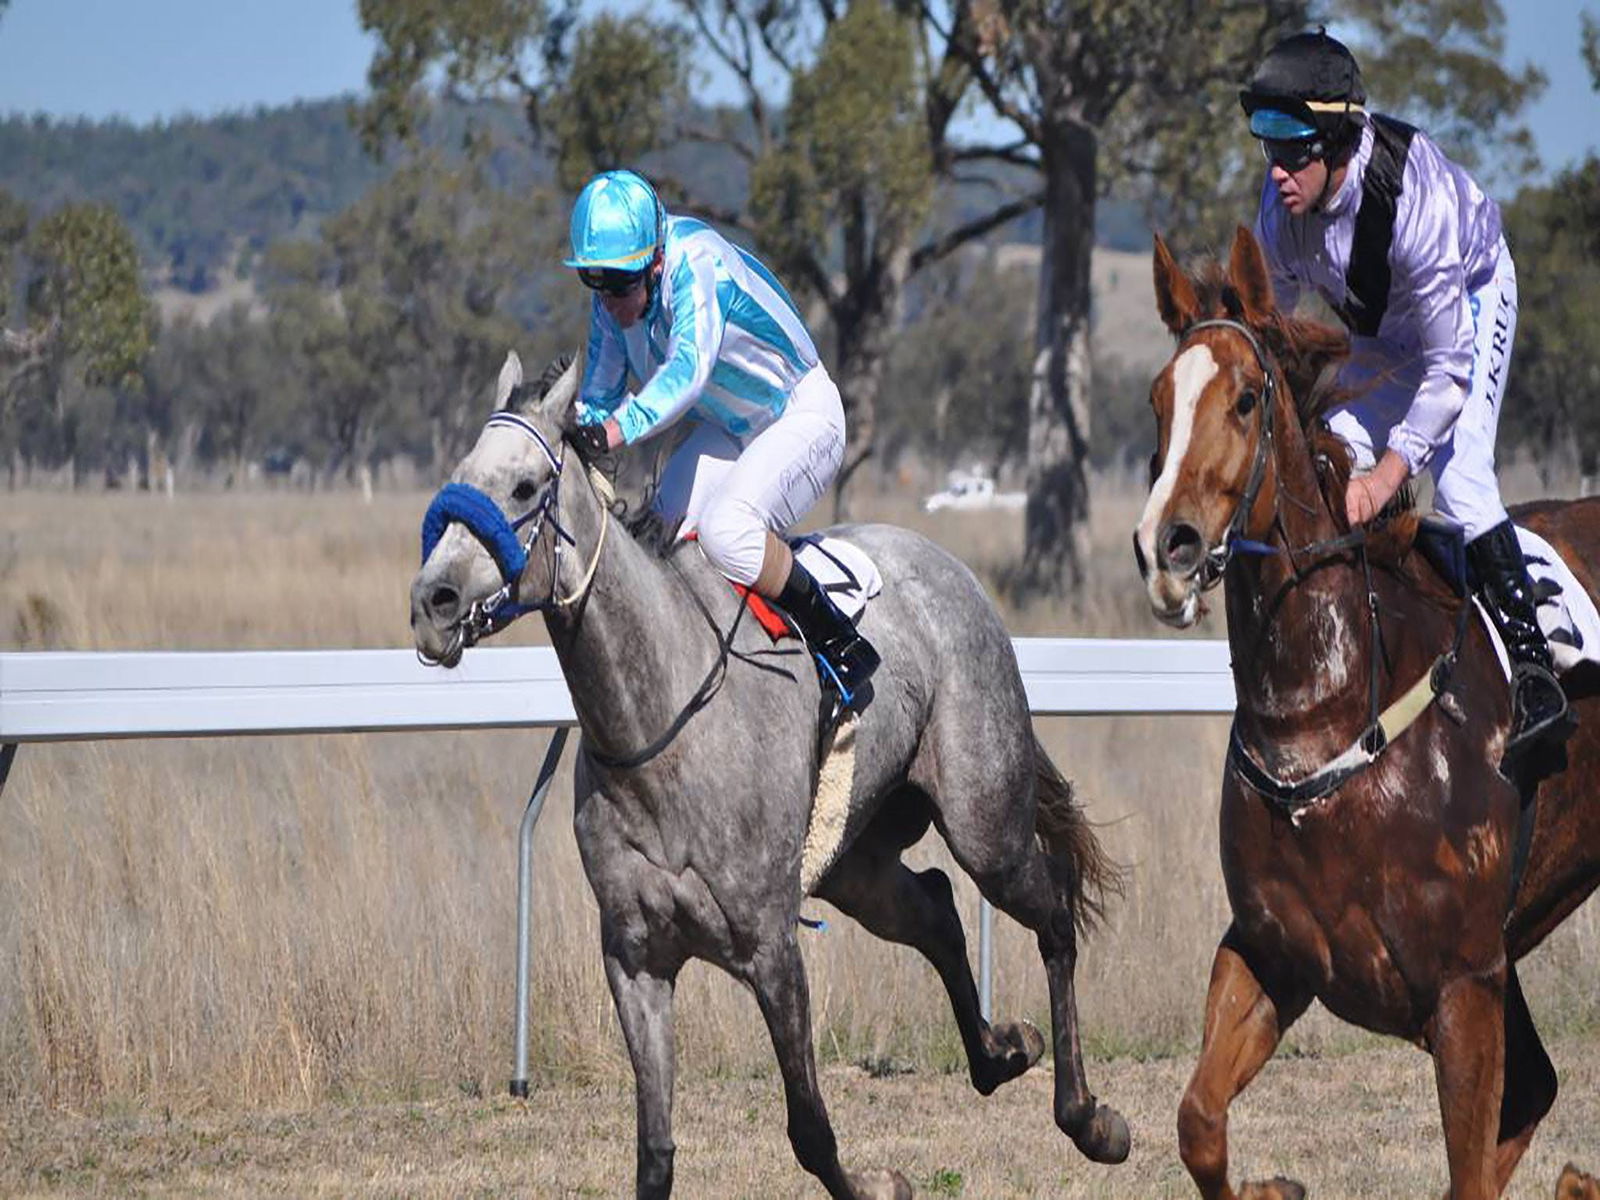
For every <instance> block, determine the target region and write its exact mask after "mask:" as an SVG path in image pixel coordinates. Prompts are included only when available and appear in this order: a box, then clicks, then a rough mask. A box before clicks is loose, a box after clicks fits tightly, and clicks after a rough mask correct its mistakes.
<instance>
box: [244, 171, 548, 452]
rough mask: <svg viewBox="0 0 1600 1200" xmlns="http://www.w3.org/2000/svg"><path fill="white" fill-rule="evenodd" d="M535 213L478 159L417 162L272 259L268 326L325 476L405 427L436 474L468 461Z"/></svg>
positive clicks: (513, 330)
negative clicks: (419, 432)
mask: <svg viewBox="0 0 1600 1200" xmlns="http://www.w3.org/2000/svg"><path fill="white" fill-rule="evenodd" d="M541 215H542V201H541V200H540V198H539V197H537V196H534V197H518V196H514V195H511V194H509V193H506V192H503V191H499V190H496V189H494V188H491V187H489V186H488V185H487V183H486V182H485V180H484V178H483V175H482V172H481V171H480V170H479V167H478V165H477V164H476V163H474V162H468V163H466V164H464V165H462V166H460V167H448V166H446V165H444V164H443V163H442V162H441V161H440V160H439V159H438V158H437V157H436V156H433V155H429V154H423V155H419V156H417V157H416V158H414V159H412V160H411V161H409V162H407V163H406V164H405V165H404V166H402V167H401V168H400V169H399V170H397V171H396V172H395V174H394V176H393V177H392V178H391V179H389V180H388V181H387V182H385V183H383V184H380V185H378V186H376V187H374V188H373V189H371V191H369V192H368V193H367V195H366V196H364V197H363V198H362V199H361V200H359V201H358V202H356V203H355V204H353V205H351V206H350V207H349V208H348V209H346V210H345V211H344V212H342V213H339V214H338V215H336V216H335V217H333V218H332V219H330V220H329V221H327V222H325V223H324V225H323V228H322V231H321V237H320V239H319V240H318V241H317V242H315V243H298V244H295V245H290V246H284V247H281V248H279V249H278V250H276V251H275V252H274V254H273V255H272V256H271V261H270V266H269V270H268V296H269V300H270V302H271V305H272V310H273V320H274V328H275V331H276V335H277V337H278V339H279V344H280V346H281V347H282V348H283V350H284V351H285V353H286V361H289V362H293V363H296V364H298V365H299V368H300V372H299V374H300V381H301V384H302V386H303V387H304V390H305V405H306V409H307V414H308V416H310V417H311V419H312V426H313V428H314V429H316V431H317V434H318V438H319V440H320V442H321V443H322V445H323V447H324V448H325V449H326V450H327V451H328V453H327V457H326V471H327V473H329V474H332V473H333V472H335V471H337V470H340V469H343V470H344V471H345V473H346V474H347V475H349V474H351V473H353V472H354V471H355V470H356V469H357V468H358V467H359V466H360V465H361V464H362V463H363V462H366V461H368V460H370V459H371V458H372V456H373V455H374V453H375V452H376V451H377V449H378V448H379V447H380V445H381V443H382V442H383V440H384V439H385V438H388V439H389V440H390V441H391V442H392V443H398V442H400V441H402V440H403V439H404V437H405V434H404V432H403V428H404V426H405V425H406V424H407V423H408V420H409V421H410V423H413V424H417V423H420V424H422V425H424V426H425V428H426V430H427V445H426V451H427V453H428V454H429V456H430V457H431V461H432V462H433V463H434V464H436V465H439V464H444V463H450V462H454V461H455V460H456V459H457V458H459V457H460V455H461V454H462V453H464V452H465V450H466V443H467V440H468V439H469V438H470V436H471V434H472V432H473V430H475V428H476V424H477V421H478V419H479V418H480V416H481V415H482V414H481V413H480V412H479V411H478V408H477V404H476V402H477V401H478V400H479V399H481V397H480V393H481V391H482V388H483V386H484V384H485V382H486V380H488V379H489V378H490V377H491V374H492V369H493V364H494V363H495V362H496V361H498V359H499V358H501V357H503V356H504V354H505V351H506V349H507V348H508V347H509V346H512V345H514V344H516V343H517V341H518V340H519V338H520V336H521V331H520V330H519V328H518V327H517V325H516V323H515V322H514V321H512V320H511V319H510V317H508V316H507V315H506V309H507V307H508V305H507V297H508V296H509V295H510V294H511V293H512V292H513V291H514V290H515V289H516V288H517V287H519V286H520V284H521V281H522V279H523V277H524V275H525V274H526V271H527V267H526V264H527V263H528V262H530V261H533V260H535V259H536V258H538V257H539V253H538V251H537V250H536V249H535V246H534V238H535V233H534V231H535V230H536V229H539V228H547V227H548V222H546V221H542V220H540V217H541ZM540 249H542V250H543V251H544V252H545V253H547V254H548V253H553V251H554V247H553V246H548V247H541V248H540ZM568 332H572V333H575V330H573V329H572V328H571V327H570V326H569V327H568Z"/></svg>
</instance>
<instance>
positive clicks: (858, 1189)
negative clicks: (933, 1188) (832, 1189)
mask: <svg viewBox="0 0 1600 1200" xmlns="http://www.w3.org/2000/svg"><path fill="white" fill-rule="evenodd" d="M846 1180H847V1182H848V1183H849V1184H850V1190H851V1191H852V1192H854V1193H855V1195H856V1200H912V1191H911V1185H910V1184H909V1183H907V1182H906V1177H905V1176H904V1175H902V1174H900V1172H899V1171H885V1170H877V1171H850V1172H847V1174H846Z"/></svg>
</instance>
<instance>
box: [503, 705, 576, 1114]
mask: <svg viewBox="0 0 1600 1200" xmlns="http://www.w3.org/2000/svg"><path fill="white" fill-rule="evenodd" d="M569 732H570V731H569V730H568V729H567V727H566V726H565V725H562V726H558V727H557V728H556V729H555V731H554V732H553V733H551V735H550V748H549V749H548V750H546V751H545V754H544V765H543V766H542V767H540V768H539V779H538V782H537V783H535V784H534V785H533V792H532V794H531V795H529V797H528V806H527V807H526V808H525V809H523V810H522V828H521V830H520V831H519V832H518V834H517V1061H516V1065H515V1067H514V1069H513V1070H514V1073H513V1074H512V1076H511V1094H512V1095H513V1096H522V1097H526V1096H527V1094H528V959H529V957H530V945H529V943H530V941H531V939H530V937H529V924H530V917H529V913H530V910H531V909H532V907H533V827H534V826H535V825H536V824H538V821H539V814H540V813H541V812H543V811H544V797H545V793H546V792H548V791H549V790H550V783H551V781H552V780H554V779H555V777H556V767H557V765H558V764H559V763H560V761H561V750H562V748H563V747H564V746H565V745H566V744H567V734H568V733H569Z"/></svg>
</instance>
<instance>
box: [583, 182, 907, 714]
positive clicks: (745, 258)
mask: <svg viewBox="0 0 1600 1200" xmlns="http://www.w3.org/2000/svg"><path fill="white" fill-rule="evenodd" d="M571 245H572V254H571V257H570V258H568V259H567V260H566V264H565V265H567V266H569V267H572V268H575V269H576V270H577V272H578V277H579V279H580V280H582V282H583V283H584V284H585V285H586V286H587V287H589V288H590V289H591V290H592V291H593V293H594V297H593V301H592V303H591V307H590V315H589V345H588V357H587V361H586V362H585V363H584V373H583V382H582V385H581V387H580V390H579V418H580V421H581V422H582V424H580V425H579V426H578V429H577V434H576V436H577V440H578V442H579V444H580V446H581V447H582V448H583V449H584V450H585V451H586V453H590V454H596V453H605V452H608V451H610V450H613V449H615V448H616V447H618V446H622V445H632V444H634V443H636V442H639V441H642V440H644V439H646V438H649V437H651V436H653V435H655V434H658V433H660V432H662V431H663V430H665V429H667V428H669V427H671V426H673V425H675V424H676V423H677V422H678V421H680V420H688V421H691V422H693V423H694V429H693V430H692V431H691V432H690V433H689V434H688V435H687V437H686V438H685V439H684V441H683V443H682V444H681V445H680V446H678V448H677V449H676V450H674V451H673V454H672V456H671V458H669V459H668V461H667V465H666V467H665V469H664V470H663V472H662V477H661V481H660V486H659V488H658V490H657V493H656V499H655V508H656V511H657V512H658V513H659V514H660V515H661V517H662V518H663V520H664V521H665V522H666V523H667V524H668V526H669V527H671V526H672V525H677V524H679V523H681V526H680V527H681V531H682V532H684V533H687V532H689V531H690V530H693V531H695V533H696V534H697V536H698V538H699V542H700V547H701V549H702V550H703V551H704V552H705V555H706V557H707V558H708V559H709V560H710V561H711V563H712V565H713V566H715V567H716V568H717V569H718V570H719V571H721V572H722V573H723V574H724V575H726V576H727V577H728V578H729V579H731V580H733V581H734V582H735V583H739V584H743V585H745V586H746V587H749V588H752V589H753V590H754V591H755V592H757V593H758V594H759V595H761V596H764V597H766V598H767V599H769V600H772V601H774V602H776V603H777V604H778V605H779V606H780V607H781V608H782V609H783V610H784V611H785V612H786V613H787V614H788V615H789V617H790V618H792V619H793V621H794V623H795V624H796V625H797V626H798V627H799V629H800V632H801V633H802V634H803V635H804V636H805V639H806V642H807V644H808V645H809V646H810V647H811V648H812V650H813V651H815V652H816V653H817V654H818V655H819V656H820V657H821V658H822V659H823V660H824V663H825V665H826V667H827V669H828V670H829V671H830V672H831V673H832V674H833V676H834V678H835V680H836V681H837V682H838V683H839V685H840V687H841V691H842V693H843V695H844V696H845V697H846V702H847V703H848V698H849V697H850V696H852V695H853V694H854V693H855V691H856V689H857V687H858V686H859V685H860V684H861V683H862V682H864V681H865V680H866V679H867V677H868V676H870V675H871V674H872V672H873V671H874V670H876V668H877V666H878V661H879V660H878V654H877V652H876V651H875V650H874V649H873V647H872V645H871V644H870V643H869V642H868V641H867V640H866V639H865V638H864V637H862V636H861V635H860V633H859V632H858V631H857V630H856V628H855V626H854V625H853V624H852V623H851V621H850V620H849V618H847V617H846V616H844V614H843V613H841V612H840V611H839V609H838V608H837V607H836V606H835V605H834V603H833V601H832V600H831V599H830V598H829V597H828V594H827V592H826V591H824V590H823V589H822V588H821V587H820V586H818V585H817V583H816V581H815V580H814V579H812V577H811V575H810V573H809V572H807V571H806V569H805V568H804V567H802V566H801V565H800V564H799V563H798V562H797V561H795V559H794V556H793V554H792V553H791V551H790V549H789V546H788V544H787V543H786V542H785V541H784V540H783V539H782V538H781V537H779V536H777V535H778V534H781V533H782V532H783V531H784V530H785V529H788V528H789V527H790V526H792V525H794V524H795V523H796V522H798V521H799V520H800V519H801V518H802V517H803V516H804V515H805V514H806V512H807V511H809V510H810V509H811V507H812V506H813V505H814V504H815V503H816V502H817V500H818V499H820V498H821V496H822V494H823V493H824V492H825V491H826V490H827V489H828V487H829V485H830V484H831V483H832V482H833V480H834V477H835V476H836V475H837V474H838V472H839V467H840V465H841V464H842V463H843V461H844V445H845V425H844V407H843V404H842V402H841V401H840V398H839V389H838V388H837V387H836V386H835V385H834V382H833V380H832V379H831V378H829V376H828V371H827V368H825V367H824V366H823V365H822V363H821V362H820V360H819V359H818V356H817V349H816V346H815V344H814V343H813V342H812V340H811V334H810V333H809V332H808V331H807V329H806V326H805V322H804V321H803V320H802V319H801V317H800V312H799V310H798V308H796V306H795V303H794V301H793V300H792V299H790V297H789V294H788V292H787V291H785V290H784V288H783V285H782V284H781V283H779V282H778V280H777V279H776V278H775V277H774V276H773V274H772V272H771V271H769V270H768V269H767V267H766V266H765V265H764V264H763V263H762V262H761V261H760V260H759V259H757V258H756V257H755V255H753V254H751V253H750V252H749V251H747V250H744V249H743V248H741V247H739V246H735V245H734V244H733V243H732V242H729V241H728V240H727V239H726V238H724V237H723V236H722V235H721V234H719V233H717V232H716V231H715V230H714V229H712V228H711V227H710V226H709V225H706V224H705V223H704V222H701V221H697V220H694V219H693V218H690V217H675V216H671V215H669V214H668V213H667V212H666V210H665V208H663V207H662V204H661V201H660V199H659V198H658V197H657V196H656V193H655V189H654V188H653V187H651V186H650V184H649V183H648V182H647V181H646V180H645V179H644V177H643V176H641V175H639V174H638V173H636V172H634V171H606V172H603V173H602V174H600V175H597V176H595V177H594V178H593V179H592V180H590V181H589V183H588V184H587V185H585V187H584V189H583V191H582V192H581V193H580V194H579V196H578V200H577V203H576V204H575V205H574V207H573V211H572V228H571ZM630 376H631V377H632V378H633V379H634V380H636V381H638V384H639V386H638V388H637V390H636V391H634V392H633V393H632V394H631V395H630V394H629V392H628V380H629V377H630Z"/></svg>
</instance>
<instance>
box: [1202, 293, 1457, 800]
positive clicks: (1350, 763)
mask: <svg viewBox="0 0 1600 1200" xmlns="http://www.w3.org/2000/svg"><path fill="white" fill-rule="evenodd" d="M1217 328H1221V329H1231V330H1232V331H1234V332H1235V333H1237V334H1239V335H1240V336H1241V337H1243V338H1244V340H1245V341H1246V342H1247V343H1248V344H1249V346H1250V349H1251V352H1252V353H1254V354H1255V356H1256V363H1257V364H1258V365H1259V366H1260V368H1261V375H1262V378H1263V379H1264V380H1265V381H1266V382H1265V383H1264V384H1263V385H1262V389H1261V397H1260V400H1259V405H1260V408H1261V435H1260V437H1259V438H1258V439H1257V441H1256V454H1255V460H1254V461H1253V462H1252V463H1251V464H1250V477H1249V479H1248V480H1247V482H1246V483H1245V489H1244V494H1243V495H1242V496H1241V497H1240V501H1239V506H1238V508H1236V509H1235V510H1234V513H1233V517H1232V518H1231V519H1230V520H1229V522H1228V526H1227V530H1226V531H1225V533H1224V534H1223V537H1222V540H1221V541H1220V542H1219V543H1218V544H1217V545H1216V546H1214V547H1212V548H1211V549H1210V550H1208V551H1207V552H1206V555H1205V558H1204V559H1203V560H1202V562H1201V565H1200V569H1199V578H1200V587H1201V590H1207V589H1209V588H1212V587H1215V586H1216V584H1217V583H1218V582H1219V581H1220V580H1221V579H1222V577H1223V574H1224V572H1225V571H1226V570H1227V567H1228V564H1229V562H1231V561H1232V559H1233V556H1234V554H1235V553H1239V552H1243V553H1247V554H1259V555H1276V554H1280V553H1283V554H1287V555H1288V558H1289V563H1290V567H1291V570H1292V572H1293V580H1292V583H1291V586H1292V584H1294V583H1299V582H1300V581H1301V580H1302V578H1303V577H1304V574H1303V572H1302V570H1301V567H1300V560H1301V559H1302V558H1310V559H1311V560H1312V562H1313V564H1315V563H1318V562H1323V561H1326V560H1327V559H1329V558H1331V557H1333V556H1335V555H1337V554H1341V553H1343V552H1344V551H1346V550H1354V551H1355V552H1356V553H1357V555H1358V557H1359V558H1360V560H1361V569H1362V573H1363V575H1364V577H1365V583H1366V592H1367V595H1366V607H1367V614H1368V627H1369V629H1370V631H1371V645H1370V648H1369V651H1368V654H1367V661H1368V663H1369V664H1370V666H1369V670H1368V678H1367V714H1368V719H1367V725H1366V727H1365V728H1364V729H1363V730H1362V731H1361V732H1360V733H1359V734H1358V735H1357V736H1356V739H1355V741H1353V742H1352V743H1351V744H1350V745H1349V746H1348V747H1346V748H1345V749H1344V750H1343V751H1341V752H1340V753H1339V754H1337V755H1335V756H1334V757H1333V758H1332V759H1330V760H1329V761H1328V762H1326V763H1324V764H1323V765H1322V766H1321V767H1319V768H1317V770H1315V771H1313V772H1311V774H1309V775H1307V776H1305V777H1304V778H1303V779H1298V780H1294V781H1292V782H1291V781H1287V780H1283V779H1279V778H1278V777H1277V776H1275V775H1273V774H1271V773H1270V772H1269V771H1267V769H1266V768H1265V767H1263V766H1261V765H1260V763H1259V762H1257V761H1256V757H1255V756H1254V755H1253V754H1252V753H1251V752H1250V750H1249V748H1248V747H1247V746H1246V745H1245V744H1244V739H1243V737H1242V735H1241V734H1240V733H1239V720H1238V716H1237V714H1235V716H1234V720H1233V724H1232V727H1231V728H1230V729H1229V731H1228V765H1229V767H1230V768H1231V769H1232V770H1233V771H1234V773H1235V774H1236V775H1238V777H1239V778H1240V779H1241V780H1242V781H1243V782H1244V783H1245V784H1246V785H1248V786H1249V787H1250V788H1252V789H1253V790H1254V791H1256V792H1257V793H1258V794H1259V795H1260V796H1261V797H1262V798H1263V799H1265V800H1267V801H1268V802H1269V803H1271V804H1273V805H1274V806H1276V807H1277V808H1278V809H1279V810H1280V811H1281V812H1283V813H1284V814H1285V815H1287V816H1288V817H1289V819H1290V821H1291V822H1293V823H1294V824H1296V825H1298V824H1299V822H1300V818H1301V816H1302V815H1303V813H1304V811H1305V810H1306V808H1308V807H1309V806H1310V805H1312V804H1313V803H1315V802H1316V801H1317V800H1320V799H1321V798H1322V797H1324V796H1326V795H1328V794H1329V793H1331V792H1333V791H1334V790H1335V789H1336V788H1338V787H1339V786H1340V785H1341V784H1343V783H1344V782H1345V781H1346V780H1348V779H1350V778H1351V777H1352V776H1354V775H1357V774H1360V773H1361V772H1362V771H1364V770H1366V769H1367V768H1368V767H1370V766H1371V765H1372V764H1373V763H1374V762H1376V761H1377V758H1378V755H1380V754H1382V753H1383V751H1384V749H1385V748H1386V747H1387V746H1388V745H1389V743H1390V742H1391V741H1393V740H1394V739H1395V738H1396V737H1398V736H1399V735H1400V733H1402V732H1403V731H1404V730H1405V729H1407V728H1408V727H1409V726H1410V725H1411V724H1412V723H1413V722H1414V721H1415V720H1416V719H1417V718H1418V717H1420V716H1421V715H1422V713H1423V712H1424V711H1425V710H1426V709H1427V708H1428V706H1429V705H1430V704H1432V703H1433V701H1434V700H1436V699H1437V698H1438V697H1439V696H1441V695H1442V694H1443V693H1444V692H1445V691H1446V689H1447V688H1448V687H1449V686H1450V677H1451V674H1452V673H1453V672H1454V670H1455V665H1456V660H1457V658H1458V656H1459V655H1460V652H1461V644H1462V641H1463V639H1464V638H1465V636H1466V628H1467V615H1468V613H1469V612H1470V606H1468V605H1462V607H1461V612H1460V615H1459V616H1458V618H1457V621H1456V633H1455V639H1454V641H1453V642H1452V643H1451V646H1450V648H1449V650H1447V651H1445V652H1444V653H1443V654H1441V655H1439V656H1438V657H1437V658H1435V659H1434V661H1433V664H1432V666H1431V667H1430V668H1429V670H1428V672H1427V673H1426V674H1425V675H1424V676H1423V677H1422V678H1421V679H1419V680H1417V682H1416V683H1414V684H1412V686H1411V687H1410V688H1408V689H1407V690H1406V691H1405V692H1404V693H1403V694H1402V695H1401V696H1400V697H1399V698H1398V699H1397V700H1395V701H1394V702H1393V703H1391V704H1390V705H1389V706H1388V707H1387V708H1385V709H1383V710H1382V711H1381V712H1380V711H1379V708H1378V705H1379V702H1380V695H1379V692H1380V688H1379V684H1380V679H1379V662H1380V660H1381V659H1382V657H1383V653H1382V649H1383V629H1382V626H1381V624H1380V622H1379V619H1378V593H1377V589H1376V588H1375V587H1374V586H1373V582H1372V564H1371V561H1370V560H1369V559H1368V557H1367V534H1366V530H1365V528H1363V527H1361V526H1357V527H1356V528H1354V529H1352V530H1350V531H1349V532H1348V533H1343V534H1340V535H1338V536H1337V537H1332V538H1327V539H1325V540H1323V541H1318V542H1312V543H1310V544H1308V545H1305V546H1301V547H1299V548H1298V549H1296V548H1294V547H1291V546H1290V545H1289V541H1288V536H1287V533H1286V531H1285V530H1284V528H1283V518H1282V514H1281V513H1280V512H1279V510H1278V507H1277V504H1276V502H1275V503H1274V505H1273V512H1272V520H1273V525H1274V527H1275V528H1276V529H1277V531H1278V535H1279V537H1281V538H1282V539H1283V548H1282V549H1281V550H1280V549H1279V547H1277V546H1274V545H1272V544H1271V543H1270V542H1258V541H1254V540H1252V539H1250V538H1248V537H1246V536H1245V535H1244V525H1245V522H1246V521H1247V520H1248V519H1249V514H1250V511H1251V510H1252V509H1253V508H1254V507H1255V503H1256V499H1257V497H1258V496H1259V495H1260V492H1261V486H1262V484H1263V483H1264V482H1265V480H1266V474H1267V463H1268V461H1269V459H1270V458H1271V457H1272V441H1273V417H1274V411H1275V409H1276V407H1277V405H1276V403H1275V398H1276V380H1277V374H1278V373H1277V371H1276V369H1275V364H1274V363H1273V361H1272V359H1271V358H1270V357H1269V356H1268V354H1267V351H1266V348H1265V347H1264V346H1262V344H1261V339H1260V338H1259V337H1257V336H1256V333H1255V331H1254V330H1253V329H1251V328H1250V327H1249V326H1248V325H1246V324H1244V323H1243V322H1242V321H1236V320H1232V319H1230V318H1227V317H1212V318H1208V319H1207V320H1204V321H1196V322H1195V323H1194V324H1193V325H1190V326H1189V327H1188V328H1187V329H1185V330H1184V331H1183V336H1182V337H1181V338H1180V339H1179V343H1178V344H1179V348H1180V349H1181V348H1182V346H1183V343H1184V342H1186V341H1188V339H1189V338H1190V337H1191V336H1192V335H1193V334H1194V332H1195V331H1196V330H1199V329H1217Z"/></svg>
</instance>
